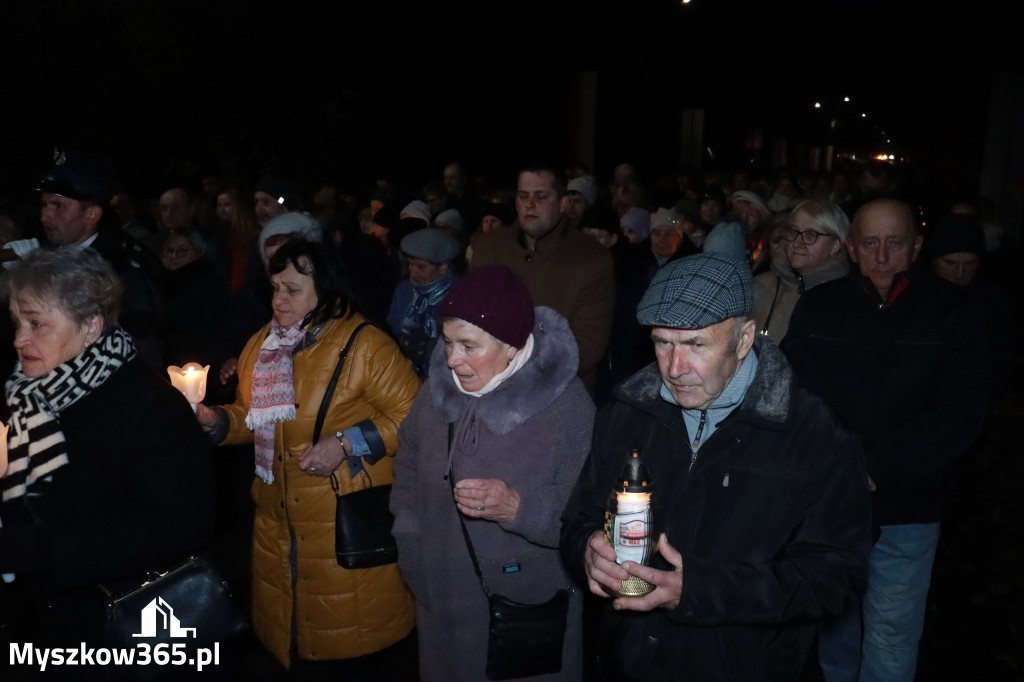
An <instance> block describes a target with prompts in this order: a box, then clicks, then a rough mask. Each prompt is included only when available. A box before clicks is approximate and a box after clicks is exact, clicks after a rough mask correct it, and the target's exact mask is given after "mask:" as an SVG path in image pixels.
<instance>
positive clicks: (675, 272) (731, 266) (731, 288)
mask: <svg viewBox="0 0 1024 682" xmlns="http://www.w3.org/2000/svg"><path fill="white" fill-rule="evenodd" d="M753 291H754V278H753V277H752V276H751V274H750V268H748V267H747V264H746V263H745V262H743V261H740V260H736V259H735V258H729V257H727V256H721V255H718V254H709V253H699V254H696V255H694V256H687V257H686V258H681V259H679V260H677V261H673V262H671V263H669V264H668V265H666V266H664V267H663V268H661V269H660V270H658V274H656V275H655V276H654V279H653V280H652V281H651V285H650V286H649V287H647V292H646V293H644V296H643V298H642V299H640V305H639V306H637V309H636V319H637V321H638V322H639V323H640V324H642V325H647V326H651V327H671V328H674V329H704V328H705V327H710V326H711V325H713V324H718V323H719V322H724V321H725V320H727V319H729V318H730V317H742V318H746V317H749V315H750V309H751V306H752V304H753V297H754V294H753Z"/></svg>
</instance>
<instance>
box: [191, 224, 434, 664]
mask: <svg viewBox="0 0 1024 682" xmlns="http://www.w3.org/2000/svg"><path fill="white" fill-rule="evenodd" d="M269 271H270V275H271V278H270V279H271V283H272V284H273V288H274V299H273V310H274V317H273V320H272V321H271V322H270V323H269V324H267V325H266V326H265V327H263V328H262V329H261V330H260V331H258V332H257V333H256V334H255V335H254V336H253V337H252V338H251V339H250V340H249V343H248V344H247V345H246V347H245V350H244V351H243V352H242V354H241V356H240V357H239V362H238V377H239V385H238V392H237V396H236V399H235V402H234V403H233V404H231V405H225V406H223V407H215V408H209V407H206V406H203V405H200V406H199V409H198V411H197V417H198V419H199V421H200V423H201V424H202V425H203V427H204V428H205V429H206V431H207V432H208V433H210V434H211V437H212V438H213V439H214V440H215V441H217V442H220V443H222V444H234V443H245V442H255V446H256V448H255V449H256V475H257V478H256V479H254V480H253V486H252V496H253V499H254V501H255V503H256V519H255V525H254V529H253V551H252V619H253V626H254V629H255V631H256V634H257V635H258V636H259V638H260V640H261V641H262V642H263V644H264V645H265V646H266V647H267V648H268V649H269V650H270V651H271V652H272V653H273V654H274V656H276V657H277V659H278V660H279V661H281V663H282V664H283V665H285V666H286V667H288V666H290V664H291V663H292V662H293V660H292V659H293V657H296V656H297V657H298V658H299V659H306V660H313V661H322V660H333V659H351V658H355V657H360V656H365V655H367V654H371V653H374V652H379V651H382V650H383V649H386V648H387V647H389V646H391V645H392V644H395V643H396V642H399V641H400V640H402V639H403V638H405V637H406V636H407V635H408V634H409V633H410V632H411V630H412V628H413V602H412V597H411V596H410V594H409V592H408V590H407V589H406V587H405V585H404V583H403V582H402V578H401V576H400V574H399V572H398V566H397V565H396V564H389V565H385V566H381V567H377V568H368V569H345V568H342V567H340V566H339V565H338V564H337V561H336V558H335V551H334V515H335V494H334V491H333V489H332V487H331V483H330V476H331V474H332V473H334V474H336V476H337V480H338V482H339V485H340V492H341V493H342V494H344V493H347V492H351V491H353V490H359V489H362V488H365V487H368V486H370V485H375V486H376V485H384V484H387V483H391V481H392V480H393V478H394V476H393V473H392V462H393V459H394V455H395V452H396V450H397V449H398V440H397V430H398V426H399V424H400V423H401V421H402V419H404V418H405V415H406V414H407V413H408V411H409V408H410V407H411V406H412V402H413V399H414V398H415V396H416V393H417V391H418V390H419V379H418V378H417V377H416V374H415V372H414V371H413V369H412V365H411V364H410V363H409V361H408V360H407V359H405V358H404V357H403V355H402V353H401V351H400V350H399V349H398V347H397V346H396V345H395V343H394V342H393V341H392V340H391V338H390V337H389V336H388V335H387V334H386V333H384V332H383V331H381V330H379V329H378V328H376V327H374V326H372V325H370V326H365V327H363V328H361V329H359V330H358V331H357V328H358V327H360V325H361V324H362V323H363V322H365V321H366V320H365V318H363V317H362V316H361V315H359V314H358V313H354V312H352V311H351V309H350V308H349V305H348V300H347V296H346V295H345V294H344V293H343V292H344V291H345V290H346V287H345V286H344V285H343V284H342V282H341V279H340V277H339V275H338V273H337V272H336V270H335V268H334V267H333V266H332V264H331V263H330V261H329V260H328V259H327V257H326V256H325V254H324V253H323V251H322V250H321V249H320V247H319V245H313V244H310V243H309V242H305V241H301V240H295V241H291V242H288V243H287V244H285V245H284V246H282V247H281V248H280V249H279V250H278V251H277V252H276V253H275V254H274V256H273V257H272V258H271V260H270V263H269ZM353 335H355V338H354V341H353V343H352V346H351V349H350V351H349V353H348V356H347V358H346V360H345V364H344V368H343V370H342V372H341V375H340V377H339V379H338V383H337V387H336V389H335V391H334V394H333V397H332V399H331V401H330V407H329V409H328V410H327V414H326V418H325V420H324V425H323V429H322V432H321V437H320V439H319V442H318V443H316V444H314V443H312V442H311V441H312V437H313V428H314V423H315V421H316V416H317V412H318V410H319V408H320V404H321V401H322V399H323V396H324V393H325V389H326V387H327V384H328V383H329V381H330V378H331V375H332V373H333V372H334V369H335V366H336V365H337V363H338V357H339V353H340V351H341V350H342V349H343V348H344V347H345V345H346V344H347V343H348V341H349V339H350V338H352V337H353Z"/></svg>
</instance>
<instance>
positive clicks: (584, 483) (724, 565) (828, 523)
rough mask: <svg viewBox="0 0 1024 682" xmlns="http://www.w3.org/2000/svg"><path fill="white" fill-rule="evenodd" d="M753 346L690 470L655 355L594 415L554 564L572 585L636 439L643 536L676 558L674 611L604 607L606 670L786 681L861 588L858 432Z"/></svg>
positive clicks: (862, 505)
mask: <svg viewBox="0 0 1024 682" xmlns="http://www.w3.org/2000/svg"><path fill="white" fill-rule="evenodd" d="M753 352H755V353H756V355H757V359H758V366H757V372H756V374H755V376H754V379H753V381H752V383H751V385H750V386H749V387H748V389H747V392H746V395H745V396H744V399H743V402H742V403H741V404H740V406H739V407H738V408H737V409H736V410H734V411H733V412H732V413H731V414H729V415H728V416H727V417H726V418H725V419H723V420H722V421H721V423H719V424H718V425H717V430H716V431H715V432H714V433H713V434H712V435H711V436H710V437H709V438H708V439H707V441H706V442H705V443H704V445H703V446H701V449H700V451H699V453H698V456H697V458H696V461H695V463H694V464H693V467H692V468H690V466H689V464H690V448H689V436H688V434H687V430H686V426H685V424H684V422H683V416H682V411H681V409H680V408H679V407H676V406H675V405H672V404H670V403H668V402H666V401H665V400H664V399H662V398H661V397H660V394H659V390H660V388H661V385H662V382H661V376H660V375H659V373H658V369H657V366H656V365H651V366H649V367H647V368H646V369H644V370H642V371H641V372H639V373H637V374H636V375H634V376H633V377H632V378H630V379H629V380H627V381H626V382H625V383H624V384H622V386H620V387H619V389H618V390H617V395H616V400H615V401H614V402H613V403H611V404H610V405H609V406H608V407H606V408H605V409H604V410H602V411H601V413H599V415H598V419H597V426H596V428H595V432H594V446H593V449H592V451H591V455H590V459H589V460H588V461H587V464H586V466H585V468H584V470H583V473H582V474H581V476H580V480H579V482H578V483H577V485H576V488H575V490H574V491H573V495H572V498H571V499H570V501H569V504H568V505H567V507H566V509H565V512H564V514H563V529H562V551H563V555H564V557H565V560H566V562H567V563H568V565H569V566H570V568H571V569H572V570H574V571H576V572H577V574H578V575H579V577H580V578H581V579H582V578H583V576H584V566H583V558H584V553H585V548H586V543H587V541H588V539H589V538H590V536H591V535H592V534H593V532H594V531H595V530H601V529H602V528H603V524H604V510H605V508H606V505H607V502H608V500H609V496H610V493H611V490H612V485H613V482H614V481H615V480H616V478H617V474H618V472H619V469H620V468H621V466H622V463H623V461H624V458H625V457H626V455H627V453H628V452H629V451H630V450H631V449H633V448H637V449H639V450H640V451H641V453H642V456H643V458H644V460H645V462H646V463H647V466H648V468H649V469H650V473H651V483H652V485H653V486H654V491H653V497H652V508H653V526H654V529H653V530H654V535H653V537H657V536H658V534H660V533H662V532H664V533H666V534H667V537H668V541H669V544H671V545H672V546H673V547H675V548H676V549H677V550H679V552H680V553H681V554H682V557H683V591H682V598H681V600H680V602H679V605H678V606H677V607H676V608H675V609H673V610H671V611H668V610H663V609H658V610H655V611H652V612H649V613H639V612H631V611H620V612H611V611H609V612H607V613H606V619H605V633H604V635H605V636H606V637H607V638H608V639H607V641H604V642H602V643H601V648H600V650H601V651H602V652H607V655H604V656H603V662H604V663H603V664H605V665H608V666H609V667H611V668H613V669H614V670H613V672H612V673H611V677H610V678H609V679H629V678H631V677H635V678H637V679H644V680H716V681H724V680H736V681H742V682H752V681H756V680H793V679H796V678H797V677H798V675H799V674H800V670H801V668H802V666H803V664H804V661H805V659H806V657H807V654H808V652H809V651H810V648H811V645H812V642H813V641H814V636H815V629H816V623H817V622H818V621H820V620H821V619H823V618H824V617H825V616H828V615H834V614H838V613H841V612H842V611H843V609H844V607H845V605H846V604H847V603H848V602H849V601H850V600H851V599H852V598H853V597H854V596H858V595H859V594H861V593H862V592H863V590H864V588H865V586H866V578H867V568H866V567H867V555H868V551H869V548H870V539H871V533H870V529H871V522H870V510H869V504H870V503H869V499H868V490H867V484H866V478H865V474H864V470H863V464H862V461H861V456H860V452H859V449H858V447H857V442H856V439H854V438H853V437H852V436H851V435H850V434H848V433H847V432H845V431H844V430H843V429H842V428H841V427H840V426H838V424H837V423H836V422H835V420H834V419H833V418H832V417H831V415H830V413H829V411H828V409H827V408H826V407H825V405H824V404H823V403H822V402H821V400H819V399H818V398H816V397H815V396H812V395H811V394H810V393H808V392H806V391H804V390H801V389H799V388H798V387H797V386H796V385H795V382H794V381H793V378H792V374H791V371H790V368H789V365H788V364H787V363H786V361H785V359H784V358H783V357H782V354H781V353H780V352H779V351H778V349H777V348H776V346H775V344H774V342H773V341H771V340H770V339H762V338H758V339H757V340H756V341H755V347H754V351H753ZM655 561H656V563H655V566H656V567H658V568H662V569H669V568H671V567H670V566H669V565H668V564H667V563H666V562H665V561H664V560H663V559H662V558H661V557H656V560H655ZM623 670H626V671H630V672H629V674H626V673H624V672H622V671H623Z"/></svg>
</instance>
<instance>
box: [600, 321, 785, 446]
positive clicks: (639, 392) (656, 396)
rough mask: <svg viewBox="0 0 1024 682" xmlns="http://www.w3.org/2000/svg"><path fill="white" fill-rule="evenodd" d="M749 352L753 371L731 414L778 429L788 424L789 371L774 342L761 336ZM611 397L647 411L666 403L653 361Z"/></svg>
mask: <svg viewBox="0 0 1024 682" xmlns="http://www.w3.org/2000/svg"><path fill="white" fill-rule="evenodd" d="M753 352H754V354H755V355H756V356H757V372H756V373H755V374H754V379H753V381H752V382H751V383H750V386H749V387H748V388H747V393H746V395H744V396H743V402H742V403H740V407H739V409H738V410H737V411H736V412H734V414H736V415H738V416H739V417H740V418H743V419H747V420H749V421H753V422H757V423H759V424H761V425H764V426H767V427H769V428H781V427H783V426H784V425H785V424H786V423H787V422H788V421H789V414H790V409H791V407H792V401H793V381H794V377H793V370H792V369H791V368H790V366H789V361H787V360H786V357H785V356H784V355H783V354H782V351H780V350H779V347H778V346H777V345H776V344H775V342H774V341H772V340H771V339H770V338H768V337H766V336H764V335H761V334H758V335H756V336H755V337H754V348H753ZM615 397H616V398H618V399H619V400H622V401H623V402H626V403H630V404H632V405H635V406H636V407H639V408H641V409H643V410H645V411H648V412H651V411H652V408H654V407H655V406H660V405H661V404H664V405H668V404H669V403H666V402H665V401H664V400H662V398H661V374H660V372H659V371H658V364H657V363H656V362H655V363H651V364H650V365H648V366H647V367H644V368H643V369H642V370H640V371H639V372H637V373H636V374H634V375H633V376H631V377H630V378H628V379H626V380H625V381H624V382H622V383H621V384H620V385H619V387H618V388H617V389H616V390H615ZM653 411H655V412H657V410H656V409H655V410H653Z"/></svg>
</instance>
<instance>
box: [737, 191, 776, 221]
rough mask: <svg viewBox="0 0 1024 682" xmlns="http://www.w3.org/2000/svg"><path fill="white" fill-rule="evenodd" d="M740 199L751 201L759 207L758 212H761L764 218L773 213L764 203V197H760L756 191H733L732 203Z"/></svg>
mask: <svg viewBox="0 0 1024 682" xmlns="http://www.w3.org/2000/svg"><path fill="white" fill-rule="evenodd" d="M740 199H743V200H746V201H749V202H750V204H751V205H752V206H753V207H754V208H756V209H757V212H758V213H760V214H761V217H762V218H767V217H768V216H770V215H771V214H772V212H771V211H769V210H768V206H767V205H766V204H765V203H764V199H762V198H761V197H759V196H758V195H757V193H755V192H748V191H746V190H740V191H739V192H733V193H732V203H733V204H734V205H735V203H736V202H737V201H738V200H740Z"/></svg>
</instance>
